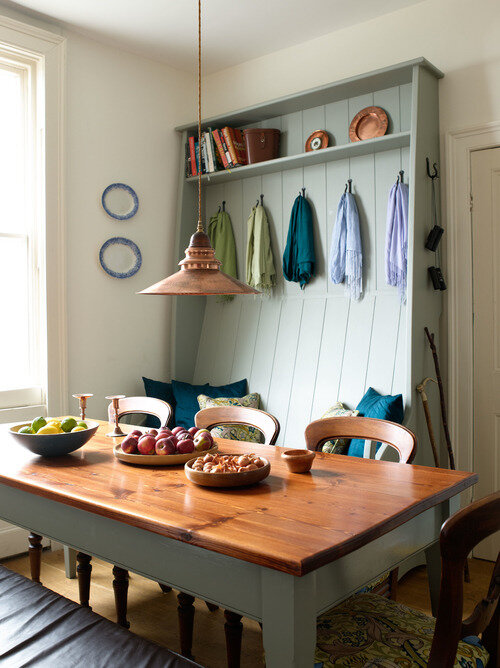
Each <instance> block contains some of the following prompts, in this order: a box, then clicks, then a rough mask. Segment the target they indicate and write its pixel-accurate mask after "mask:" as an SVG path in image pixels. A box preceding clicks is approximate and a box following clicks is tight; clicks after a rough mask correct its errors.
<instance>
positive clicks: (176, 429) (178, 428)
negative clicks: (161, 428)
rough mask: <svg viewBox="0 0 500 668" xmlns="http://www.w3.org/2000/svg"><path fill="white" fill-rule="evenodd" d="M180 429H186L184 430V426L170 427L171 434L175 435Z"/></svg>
mask: <svg viewBox="0 0 500 668" xmlns="http://www.w3.org/2000/svg"><path fill="white" fill-rule="evenodd" d="M180 431H186V430H185V429H184V427H174V428H173V429H172V434H173V435H174V436H175V435H176V434H178V433H179V432H180Z"/></svg>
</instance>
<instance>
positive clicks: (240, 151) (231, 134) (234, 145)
mask: <svg viewBox="0 0 500 668" xmlns="http://www.w3.org/2000/svg"><path fill="white" fill-rule="evenodd" d="M247 162H248V160H247V150H246V146H245V141H244V139H243V133H242V132H241V130H238V128H229V127H225V128H222V129H221V130H212V128H208V130H206V131H205V132H202V133H201V149H200V142H198V137H197V136H193V137H189V140H188V143H187V144H186V176H197V175H198V173H199V172H200V171H201V173H202V174H211V173H212V172H218V171H219V170H222V169H232V168H233V167H241V166H242V165H246V164H247Z"/></svg>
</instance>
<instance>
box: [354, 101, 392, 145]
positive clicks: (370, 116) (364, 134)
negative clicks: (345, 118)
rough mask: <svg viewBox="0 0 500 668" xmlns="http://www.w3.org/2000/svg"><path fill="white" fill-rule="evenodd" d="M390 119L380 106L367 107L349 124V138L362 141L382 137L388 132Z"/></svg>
mask: <svg viewBox="0 0 500 668" xmlns="http://www.w3.org/2000/svg"><path fill="white" fill-rule="evenodd" d="M388 125H389V120H388V118H387V114H386V113H385V111H384V110H383V109H381V108H380V107H366V108H365V109H361V111H360V112H358V113H357V114H356V116H354V118H353V119H352V121H351V125H350V126H349V139H350V140H351V141H361V140H363V139H373V138H374V137H382V136H383V135H385V133H386V132H387V126H388Z"/></svg>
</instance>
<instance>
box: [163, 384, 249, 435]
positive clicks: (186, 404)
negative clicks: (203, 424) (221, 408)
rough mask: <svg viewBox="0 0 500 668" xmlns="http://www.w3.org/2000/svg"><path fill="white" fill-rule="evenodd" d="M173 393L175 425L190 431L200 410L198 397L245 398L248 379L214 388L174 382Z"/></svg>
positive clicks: (207, 385) (206, 385)
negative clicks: (203, 395) (200, 395)
mask: <svg viewBox="0 0 500 668" xmlns="http://www.w3.org/2000/svg"><path fill="white" fill-rule="evenodd" d="M172 391H173V393H174V397H175V402H176V406H175V424H176V426H180V427H185V428H186V429H189V428H190V427H193V426H194V416H195V415H196V413H197V412H198V411H199V410H200V408H199V405H198V395H199V394H205V395H206V396H207V397H211V398H212V399H216V398H217V397H243V396H244V395H245V394H246V392H247V379H246V378H245V379H243V380H239V381H238V382H236V383H230V384H229V385H220V386H219V387H214V386H213V385H209V384H208V383H205V385H191V384H190V383H182V382H181V381H179V380H173V381H172Z"/></svg>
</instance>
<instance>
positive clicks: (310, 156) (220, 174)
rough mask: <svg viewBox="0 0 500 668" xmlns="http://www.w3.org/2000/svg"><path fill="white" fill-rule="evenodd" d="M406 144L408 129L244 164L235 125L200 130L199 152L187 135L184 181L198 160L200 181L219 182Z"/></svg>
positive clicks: (195, 175)
mask: <svg viewBox="0 0 500 668" xmlns="http://www.w3.org/2000/svg"><path fill="white" fill-rule="evenodd" d="M409 145H410V132H397V133H394V134H389V135H384V136H383V137H377V138H375V139H366V140H364V141H357V142H353V143H351V144H344V145H341V146H331V147H329V148H324V149H319V150H317V151H309V152H307V153H299V154H297V155H288V156H284V157H282V158H276V159H274V160H266V161H265V162H257V163H254V164H251V165H248V164H247V158H246V150H245V144H244V141H243V137H242V133H241V131H240V130H238V129H235V128H229V127H225V128H223V129H222V130H209V131H206V132H203V133H202V146H201V154H200V148H199V145H198V140H197V138H196V137H194V136H191V137H189V138H188V142H187V145H186V177H187V178H186V180H187V181H188V182H190V181H196V180H197V179H198V169H199V165H200V159H201V169H202V177H201V178H202V180H203V181H212V180H214V181H216V182H217V183H223V182H225V181H230V180H233V179H242V178H246V177H250V176H258V175H260V174H270V173H272V172H279V171H284V170H287V169H295V168H296V167H306V166H309V165H316V164H320V163H326V162H331V161H333V160H343V159H345V158H354V157H357V156H360V155H367V154H369V153H379V152H381V151H390V150H392V149H395V148H403V147H405V146H409Z"/></svg>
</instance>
